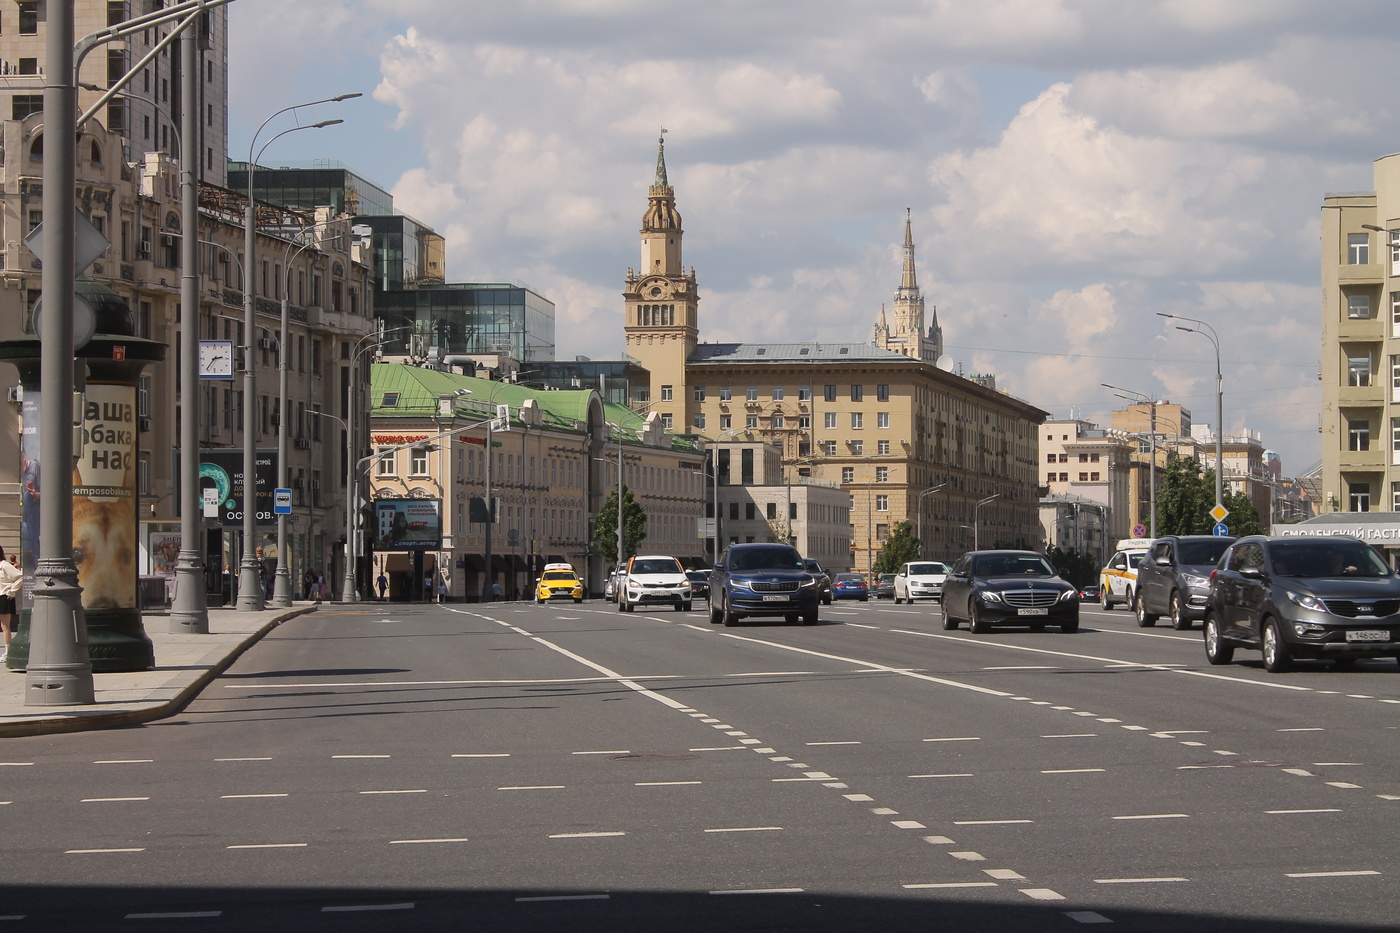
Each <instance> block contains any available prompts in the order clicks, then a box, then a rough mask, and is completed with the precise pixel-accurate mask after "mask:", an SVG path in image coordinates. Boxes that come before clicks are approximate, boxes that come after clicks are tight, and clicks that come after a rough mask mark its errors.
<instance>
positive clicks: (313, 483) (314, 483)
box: [311, 479, 321, 492]
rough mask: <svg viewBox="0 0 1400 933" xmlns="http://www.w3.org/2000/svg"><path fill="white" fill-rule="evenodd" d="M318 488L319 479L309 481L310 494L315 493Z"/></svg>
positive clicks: (319, 486) (319, 484) (319, 485)
mask: <svg viewBox="0 0 1400 933" xmlns="http://www.w3.org/2000/svg"><path fill="white" fill-rule="evenodd" d="M320 488H321V481H320V480H319V479H313V480H312V481H311V491H312V492H315V491H316V490H318V489H320Z"/></svg>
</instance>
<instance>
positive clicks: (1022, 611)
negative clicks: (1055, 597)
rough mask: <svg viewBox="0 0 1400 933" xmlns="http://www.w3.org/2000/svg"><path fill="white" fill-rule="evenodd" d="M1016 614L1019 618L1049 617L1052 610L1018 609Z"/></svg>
mask: <svg viewBox="0 0 1400 933" xmlns="http://www.w3.org/2000/svg"><path fill="white" fill-rule="evenodd" d="M1016 614H1017V615H1018V616H1048V615H1049V614H1050V610H1049V609H1017V610H1016Z"/></svg>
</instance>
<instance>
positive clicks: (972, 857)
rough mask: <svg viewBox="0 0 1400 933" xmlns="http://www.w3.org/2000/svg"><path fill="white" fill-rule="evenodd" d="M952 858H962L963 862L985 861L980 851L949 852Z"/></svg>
mask: <svg viewBox="0 0 1400 933" xmlns="http://www.w3.org/2000/svg"><path fill="white" fill-rule="evenodd" d="M948 854H949V855H951V856H952V857H953V858H956V859H962V860H963V861H964V862H985V861H986V860H987V859H986V857H985V856H983V855H982V854H981V853H980V852H949V853H948Z"/></svg>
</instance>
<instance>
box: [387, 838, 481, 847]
mask: <svg viewBox="0 0 1400 933" xmlns="http://www.w3.org/2000/svg"><path fill="white" fill-rule="evenodd" d="M466 841H467V837H466V836H458V837H455V838H453V837H447V838H443V839H390V840H389V845H391V846H415V845H432V844H434V843H439V842H466Z"/></svg>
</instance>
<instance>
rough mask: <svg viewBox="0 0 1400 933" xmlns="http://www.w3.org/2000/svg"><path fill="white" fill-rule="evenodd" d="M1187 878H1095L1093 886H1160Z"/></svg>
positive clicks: (1187, 879) (1186, 879)
mask: <svg viewBox="0 0 1400 933" xmlns="http://www.w3.org/2000/svg"><path fill="white" fill-rule="evenodd" d="M1189 880H1191V879H1189V878H1095V879H1094V884H1162V883H1164V882H1170V881H1189Z"/></svg>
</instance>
